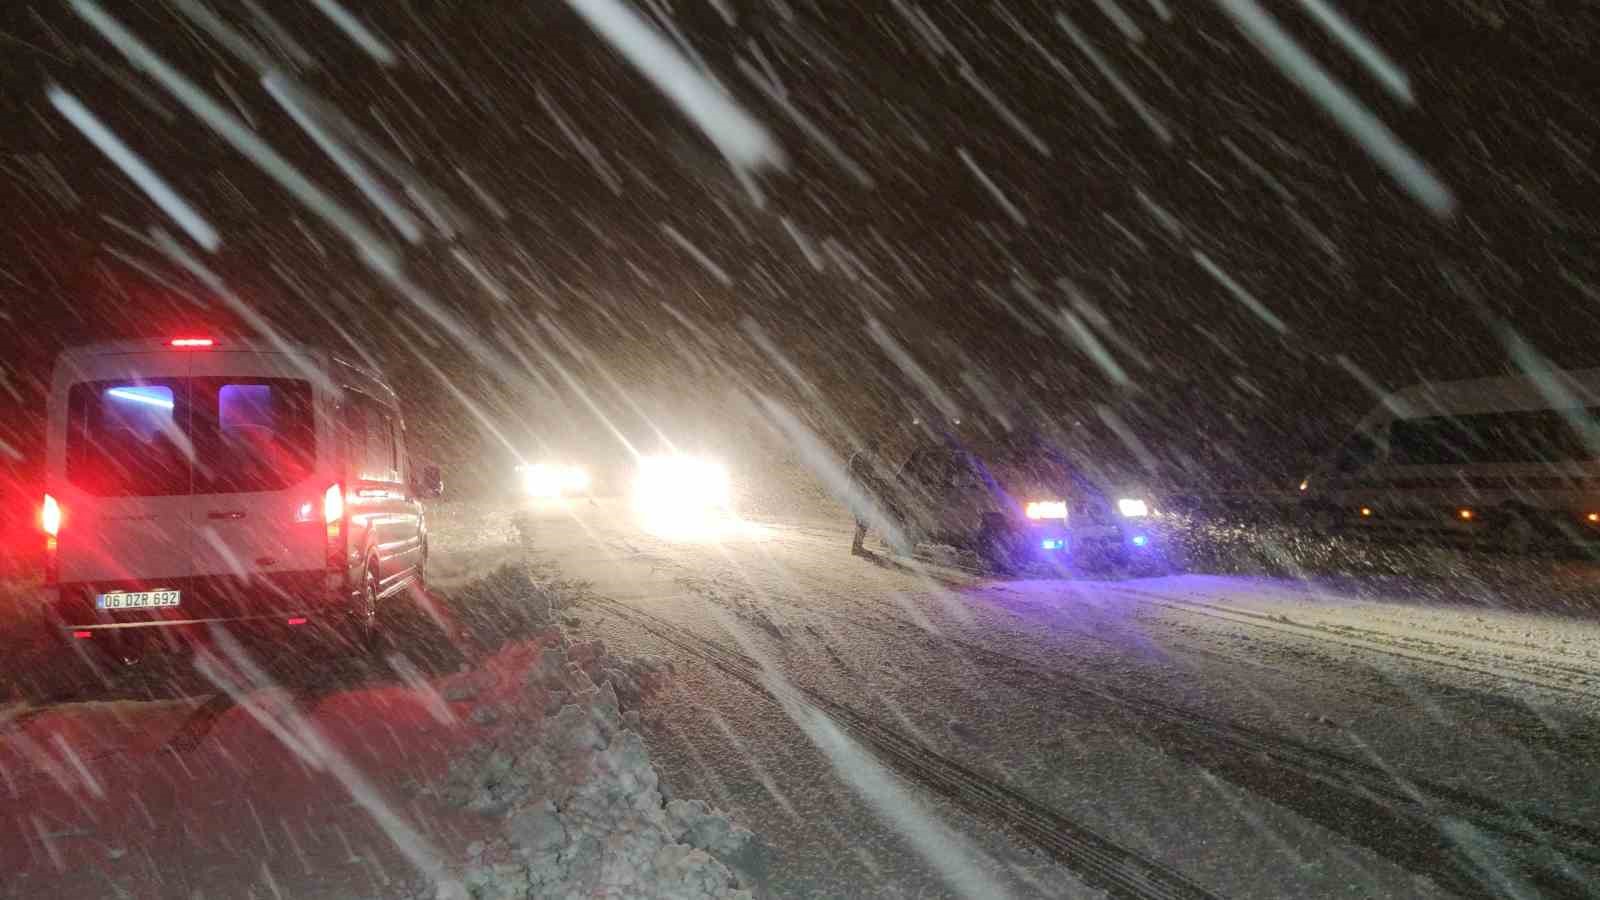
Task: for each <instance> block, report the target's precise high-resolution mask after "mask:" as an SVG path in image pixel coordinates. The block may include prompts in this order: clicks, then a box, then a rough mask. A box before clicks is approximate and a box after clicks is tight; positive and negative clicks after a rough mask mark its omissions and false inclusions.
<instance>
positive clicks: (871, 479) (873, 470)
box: [848, 437, 890, 556]
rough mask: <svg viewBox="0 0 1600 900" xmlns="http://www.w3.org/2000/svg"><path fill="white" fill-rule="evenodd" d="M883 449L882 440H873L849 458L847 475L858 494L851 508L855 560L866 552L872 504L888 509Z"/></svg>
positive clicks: (852, 550) (852, 544)
mask: <svg viewBox="0 0 1600 900" xmlns="http://www.w3.org/2000/svg"><path fill="white" fill-rule="evenodd" d="M882 446H883V441H882V439H880V438H877V437H872V438H868V439H867V440H866V442H865V443H863V444H862V445H861V447H860V449H858V450H856V452H854V453H852V454H850V464H849V467H848V472H849V475H850V485H851V487H852V488H854V491H855V496H854V497H852V498H851V503H850V506H851V508H852V509H853V510H854V511H855V516H856V536H855V539H854V540H852V541H851V542H850V553H851V554H852V555H855V556H862V555H864V554H865V553H866V552H867V551H866V540H867V531H868V530H869V529H870V527H871V526H870V524H869V522H868V515H869V510H871V508H872V506H873V504H877V505H878V506H879V507H887V506H888V504H889V502H890V497H889V480H888V478H887V477H885V476H884V470H883V460H882V458H881V457H880V456H879V451H880V450H881V448H882Z"/></svg>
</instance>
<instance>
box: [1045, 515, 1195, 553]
mask: <svg viewBox="0 0 1600 900" xmlns="http://www.w3.org/2000/svg"><path fill="white" fill-rule="evenodd" d="M1014 533H1016V534H1019V535H1020V536H1021V537H1022V540H1023V541H1024V542H1025V543H1026V544H1027V546H1028V548H1029V549H1030V550H1032V551H1033V552H1035V553H1039V554H1043V555H1047V556H1049V555H1062V556H1064V555H1078V554H1082V553H1084V552H1088V551H1098V552H1102V553H1113V554H1117V555H1124V554H1146V553H1151V554H1153V553H1157V552H1159V550H1160V548H1161V547H1162V546H1163V545H1165V544H1166V532H1165V530H1164V529H1163V528H1162V525H1161V523H1160V522H1158V521H1155V520H1152V519H1129V520H1126V521H1122V522H1115V523H1112V522H1105V523H1082V524H1079V523H1072V522H1067V523H1061V522H1051V523H1037V522H1030V523H1028V525H1027V526H1025V527H1023V528H1018V529H1015V531H1014Z"/></svg>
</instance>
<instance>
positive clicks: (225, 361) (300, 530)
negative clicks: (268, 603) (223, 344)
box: [190, 351, 333, 606]
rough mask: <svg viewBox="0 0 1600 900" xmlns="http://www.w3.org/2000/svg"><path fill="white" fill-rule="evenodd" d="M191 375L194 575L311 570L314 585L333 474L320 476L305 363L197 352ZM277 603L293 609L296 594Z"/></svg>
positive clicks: (266, 578) (285, 581) (266, 577)
mask: <svg viewBox="0 0 1600 900" xmlns="http://www.w3.org/2000/svg"><path fill="white" fill-rule="evenodd" d="M190 372H191V377H190V396H191V406H192V408H193V425H192V428H193V432H194V441H195V447H196V451H197V454H198V455H197V457H196V462H195V469H194V511H193V513H192V517H193V522H194V539H193V552H192V555H193V560H194V562H193V571H194V574H195V575H197V576H228V575H232V576H240V577H245V576H248V577H251V578H252V579H253V580H255V581H257V582H260V583H263V584H265V585H271V584H274V583H276V584H280V585H282V586H285V587H288V586H290V585H297V584H299V581H297V580H295V579H292V578H289V577H288V576H290V575H291V573H299V574H301V575H309V574H310V573H312V572H317V573H318V577H317V578H316V579H315V580H316V581H317V583H318V584H320V582H321V576H320V573H321V571H322V570H323V569H324V568H325V566H326V563H327V545H326V542H327V532H326V526H325V524H324V521H323V513H322V499H323V493H324V492H325V491H326V489H327V488H328V486H329V484H331V483H332V481H333V479H332V478H331V476H325V475H323V474H321V473H325V472H327V471H328V467H327V466H325V465H324V464H323V462H322V461H321V460H320V459H319V448H321V449H323V450H325V449H326V448H323V446H322V445H323V444H324V443H325V441H319V440H318V437H319V436H318V427H319V418H320V417H319V416H318V415H317V396H318V394H317V392H316V391H315V390H314V387H313V385H312V383H311V381H310V380H309V379H308V378H307V375H306V365H305V361H303V360H299V361H297V360H294V359H291V358H290V357H288V356H286V355H283V354H277V353H230V352H217V351H212V352H210V353H205V354H197V355H196V356H195V358H194V362H193V364H192V367H191V370H190ZM273 576H284V577H279V578H274V577H273ZM300 580H304V579H300ZM280 599H282V600H284V601H285V604H284V605H285V606H294V605H298V604H297V603H296V602H295V601H297V600H298V599H300V598H292V597H283V598H280ZM273 605H276V604H273Z"/></svg>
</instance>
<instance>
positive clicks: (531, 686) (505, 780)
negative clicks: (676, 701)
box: [425, 607, 759, 900]
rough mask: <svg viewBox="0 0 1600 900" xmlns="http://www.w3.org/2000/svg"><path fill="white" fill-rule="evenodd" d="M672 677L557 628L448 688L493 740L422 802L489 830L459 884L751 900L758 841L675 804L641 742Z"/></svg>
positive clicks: (498, 893)
mask: <svg viewBox="0 0 1600 900" xmlns="http://www.w3.org/2000/svg"><path fill="white" fill-rule="evenodd" d="M546 609H548V607H546ZM671 671H672V667H671V665H670V663H668V662H666V661H664V660H662V659H659V658H656V657H649V656H643V657H626V658H625V657H619V656H615V655H612V654H610V653H608V652H607V650H606V647H605V645H604V643H603V642H601V641H589V642H572V641H570V640H569V639H568V637H567V635H566V633H565V632H564V631H563V630H562V629H561V628H560V627H559V626H555V625H551V626H549V627H547V628H545V629H543V630H542V631H540V632H538V633H537V634H536V635H535V636H534V640H533V641H531V642H528V643H522V644H517V645H510V646H507V647H506V648H504V649H503V650H502V651H501V652H500V653H498V654H496V655H495V657H493V658H492V659H491V660H490V661H488V664H486V665H485V666H484V667H483V668H481V669H479V670H477V671H473V672H468V673H463V674H462V675H460V676H458V677H456V678H454V679H451V680H448V681H447V682H446V683H445V684H443V685H442V686H441V694H442V696H443V698H444V699H445V700H446V701H449V702H452V703H455V704H468V705H470V706H471V709H470V710H468V711H466V713H465V718H467V719H468V720H469V721H471V722H472V723H473V724H475V725H479V726H484V727H485V731H484V733H483V736H482V739H481V740H480V741H478V742H477V743H476V744H475V746H474V748H473V749H472V750H471V751H469V752H467V753H465V754H463V755H462V756H460V757H458V758H457V759H455V760H453V761H452V763H451V765H450V768H449V771H448V774H447V775H446V776H445V777H444V778H443V779H442V780H441V781H439V782H438V783H436V784H433V785H430V786H429V787H427V788H426V789H425V790H427V791H428V792H429V793H432V794H434V795H436V796H438V797H441V798H443V799H444V800H445V801H447V802H448V803H450V804H451V805H453V806H455V807H457V808H459V809H461V810H463V811H464V812H465V813H468V814H471V815H474V816H476V817H478V819H479V820H480V822H481V823H482V824H484V825H486V826H487V827H486V828H485V829H484V831H483V832H482V836H481V837H480V838H479V839H478V840H474V841H473V842H472V843H471V844H470V845H469V846H468V847H467V854H466V856H467V858H466V859H465V860H464V861H463V862H462V864H461V866H460V869H459V873H458V874H459V879H460V881H461V883H463V884H464V885H465V886H466V888H467V890H468V892H469V894H470V896H471V897H473V898H481V900H500V898H507V900H509V898H524V897H575V898H576V897H583V898H590V897H618V898H622V897H627V898H713V897H714V898H745V897H750V896H752V895H751V893H750V891H749V890H748V886H749V884H750V883H752V882H753V881H754V880H755V879H756V878H758V877H759V875H758V872H759V866H758V865H757V862H756V860H757V858H758V855H757V847H756V843H755V840H754V836H753V835H752V834H751V832H750V831H748V830H747V829H744V828H741V827H739V826H737V825H735V824H733V823H732V822H731V821H729V819H728V818H727V817H726V816H725V815H723V814H722V813H720V812H718V811H716V810H712V809H708V808H707V807H706V806H705V805H704V804H703V803H700V802H699V801H695V800H682V799H671V800H669V798H668V797H667V796H666V794H665V793H664V792H663V786H662V785H661V783H660V780H659V778H658V776H657V773H656V770H655V769H654V768H653V767H652V766H651V764H650V754H649V753H648V751H647V750H646V749H645V746H644V741H643V739H642V738H641V737H640V735H639V733H638V732H637V731H636V730H634V727H636V726H637V725H638V724H639V722H640V715H641V710H640V707H641V704H642V703H643V702H644V701H645V700H646V699H647V698H648V697H649V696H650V695H652V694H653V693H654V692H656V691H658V690H660V689H661V688H662V687H663V686H664V685H665V683H666V681H667V679H668V678H670V676H671ZM474 832H475V833H476V832H477V830H476V829H474Z"/></svg>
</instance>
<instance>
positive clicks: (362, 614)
mask: <svg viewBox="0 0 1600 900" xmlns="http://www.w3.org/2000/svg"><path fill="white" fill-rule="evenodd" d="M382 632H383V629H382V628H380V627H379V625H378V561H377V560H376V559H369V560H367V564H366V566H365V567H364V568H363V569H362V570H361V600H360V606H358V607H357V608H356V639H357V641H358V642H359V643H360V647H361V649H362V650H364V651H366V652H368V653H373V652H376V651H377V649H378V645H379V643H380V642H381V639H382V637H383V633H382Z"/></svg>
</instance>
